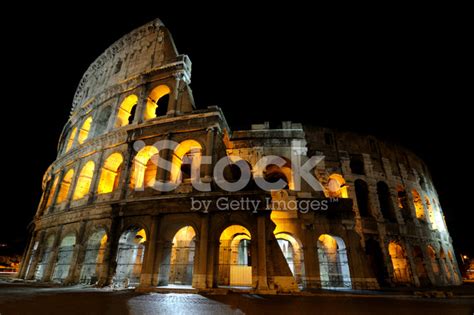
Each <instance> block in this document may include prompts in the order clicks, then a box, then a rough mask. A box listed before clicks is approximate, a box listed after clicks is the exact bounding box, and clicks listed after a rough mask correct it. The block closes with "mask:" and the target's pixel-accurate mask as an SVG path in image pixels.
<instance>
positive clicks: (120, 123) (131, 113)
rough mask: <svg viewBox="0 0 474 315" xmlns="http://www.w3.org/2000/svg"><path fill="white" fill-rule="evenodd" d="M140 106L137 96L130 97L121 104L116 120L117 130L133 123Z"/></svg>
mask: <svg viewBox="0 0 474 315" xmlns="http://www.w3.org/2000/svg"><path fill="white" fill-rule="evenodd" d="M137 104H138V96H136V95H135V94H131V95H128V96H127V97H125V99H124V100H123V101H122V103H120V106H119V108H118V111H117V118H116V120H115V128H120V127H124V126H127V125H129V124H131V123H133V120H134V119H135V113H136V108H137Z"/></svg>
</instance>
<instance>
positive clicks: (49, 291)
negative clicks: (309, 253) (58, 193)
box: [0, 283, 474, 315]
mask: <svg viewBox="0 0 474 315" xmlns="http://www.w3.org/2000/svg"><path fill="white" fill-rule="evenodd" d="M473 312H474V298H472V297H469V296H464V297H454V298H445V299H434V298H420V297H414V296H409V295H400V296H393V295H390V296H384V295H377V294H371V295H356V294H353V295H351V294H337V293H331V294H319V295H315V296H289V295H278V296H276V295H271V296H262V295H253V294H227V295H207V296H204V295H199V294H177V293H169V294H159V293H148V294H140V293H135V292H133V291H131V290H121V291H113V290H110V289H95V288H87V287H80V286H74V287H45V286H39V285H34V284H23V283H17V284H12V283H8V284H0V314H1V315H9V314H15V315H16V314H114V315H116V314H140V315H141V314H167V315H172V314H258V315H264V314H330V315H337V314H384V315H390V314H397V315H401V314H418V315H420V314H443V315H446V314H456V315H463V314H466V315H467V314H469V315H472V314H474V313H473Z"/></svg>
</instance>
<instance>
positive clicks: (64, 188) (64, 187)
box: [56, 168, 74, 204]
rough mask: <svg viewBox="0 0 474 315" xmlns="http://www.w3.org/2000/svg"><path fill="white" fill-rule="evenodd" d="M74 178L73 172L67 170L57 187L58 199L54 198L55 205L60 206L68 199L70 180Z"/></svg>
mask: <svg viewBox="0 0 474 315" xmlns="http://www.w3.org/2000/svg"><path fill="white" fill-rule="evenodd" d="M73 177H74V170H73V169H72V168H71V169H69V170H68V171H67V172H66V173H65V174H64V175H63V178H62V180H61V186H60V187H59V193H58V197H57V198H56V204H60V203H62V202H64V201H66V199H67V198H68V194H69V189H70V188H71V184H72V179H73Z"/></svg>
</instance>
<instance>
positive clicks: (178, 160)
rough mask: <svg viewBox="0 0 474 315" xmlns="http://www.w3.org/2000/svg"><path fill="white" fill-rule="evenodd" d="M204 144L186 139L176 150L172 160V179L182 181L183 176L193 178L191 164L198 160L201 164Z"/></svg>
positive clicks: (172, 180)
mask: <svg viewBox="0 0 474 315" xmlns="http://www.w3.org/2000/svg"><path fill="white" fill-rule="evenodd" d="M201 155H202V146H201V144H200V143H199V142H197V141H196V140H192V139H191V140H184V141H182V142H181V143H180V144H179V145H178V146H177V147H176V148H175V150H174V153H173V158H172V160H171V164H172V169H171V174H170V180H171V182H173V183H177V182H180V181H181V180H182V179H183V178H191V165H192V163H193V161H194V162H196V163H197V164H196V165H200V164H201V163H200V161H201Z"/></svg>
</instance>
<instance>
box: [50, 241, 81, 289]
mask: <svg viewBox="0 0 474 315" xmlns="http://www.w3.org/2000/svg"><path fill="white" fill-rule="evenodd" d="M75 245H76V234H75V233H74V232H69V233H67V234H65V236H64V237H63V238H62V240H61V243H60V245H59V248H58V253H57V258H56V263H55V265H54V272H53V277H52V280H53V281H56V282H64V281H65V280H67V278H68V276H69V272H70V269H71V263H72V258H73V254H74V247H75Z"/></svg>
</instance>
